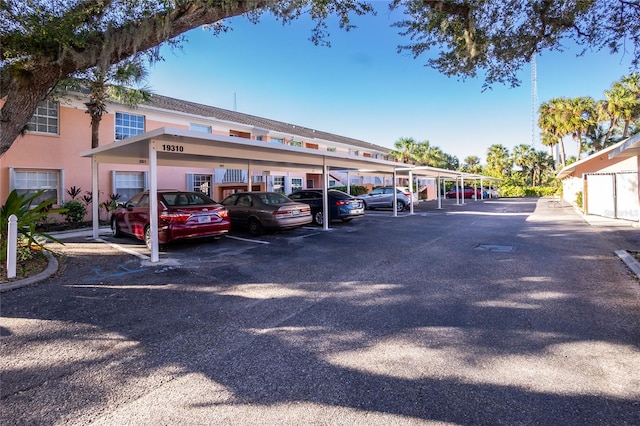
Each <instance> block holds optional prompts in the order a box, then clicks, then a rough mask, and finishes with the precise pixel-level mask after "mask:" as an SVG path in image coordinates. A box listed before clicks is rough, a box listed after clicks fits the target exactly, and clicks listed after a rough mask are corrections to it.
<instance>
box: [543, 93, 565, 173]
mask: <svg viewBox="0 0 640 426" xmlns="http://www.w3.org/2000/svg"><path fill="white" fill-rule="evenodd" d="M565 104H566V98H554V99H551V100H549V101H546V102H543V103H542V104H541V105H540V109H539V112H540V114H539V117H538V127H540V130H541V132H542V144H543V145H546V146H549V147H550V149H551V150H552V149H553V148H554V147H555V146H556V145H558V146H559V147H560V164H561V165H562V167H564V166H565V164H566V159H565V150H564V142H563V140H562V138H564V137H565V136H566V135H568V134H569V133H570V132H569V130H568V129H567V127H568V126H567V123H566V121H565V120H564V116H563V113H564V105H565Z"/></svg>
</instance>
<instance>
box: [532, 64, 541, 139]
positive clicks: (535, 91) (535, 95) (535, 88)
mask: <svg viewBox="0 0 640 426" xmlns="http://www.w3.org/2000/svg"><path fill="white" fill-rule="evenodd" d="M530 62H531V146H532V147H533V149H536V147H537V144H538V142H539V140H538V139H539V136H540V132H539V131H538V75H537V69H536V52H533V54H532V55H531V61H530Z"/></svg>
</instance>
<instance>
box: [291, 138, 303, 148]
mask: <svg viewBox="0 0 640 426" xmlns="http://www.w3.org/2000/svg"><path fill="white" fill-rule="evenodd" d="M289 145H291V146H300V147H301V146H302V142H301V141H294V140H292V141H291V142H290V143H289Z"/></svg>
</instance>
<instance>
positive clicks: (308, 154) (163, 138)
mask: <svg viewBox="0 0 640 426" xmlns="http://www.w3.org/2000/svg"><path fill="white" fill-rule="evenodd" d="M80 155H81V156H82V157H91V159H92V191H93V193H94V194H97V193H98V167H99V164H100V163H112V164H136V165H145V166H148V167H149V177H150V185H149V198H150V200H149V201H150V209H151V211H150V216H151V218H150V222H151V234H152V239H151V261H152V262H157V261H158V260H159V256H158V212H157V207H158V205H157V190H158V187H157V167H158V166H179V167H203V166H204V167H212V168H244V167H247V168H249V169H251V168H253V167H256V168H265V169H269V170H304V171H306V172H308V173H322V175H323V182H324V185H323V190H324V191H325V192H326V190H327V188H328V172H329V170H341V171H345V172H356V173H357V174H381V173H383V174H384V173H391V174H393V176H394V184H395V177H397V176H398V174H401V175H403V176H404V175H408V176H409V177H411V176H412V174H413V173H415V174H418V175H422V176H431V177H444V178H447V177H448V178H457V177H462V178H464V177H467V176H468V178H478V179H480V178H481V177H480V176H478V175H471V174H469V173H464V172H456V171H452V170H446V169H438V168H435V167H427V166H422V167H411V166H409V167H407V164H404V163H397V162H393V161H387V160H379V159H375V158H370V157H362V156H355V155H350V154H340V153H336V152H330V151H319V150H317V149H310V148H302V147H294V146H288V145H280V144H274V143H268V142H263V141H257V140H251V139H244V138H238V137H233V136H222V135H215V134H210V133H202V132H197V131H192V130H184V129H176V128H170V127H162V128H159V129H156V130H152V131H150V132H147V133H144V134H140V135H137V136H134V137H131V138H127V139H126V140H124V141H118V142H114V143H112V144H109V145H104V146H101V147H98V148H94V149H91V150H89V151H85V152H82V153H81V154H80ZM472 176H473V177H472ZM485 178H486V177H485ZM327 199H328V197H327V196H326V194H325V197H324V202H325V205H324V209H325V211H326V210H327V208H328V206H327ZM92 207H93V237H94V238H98V228H99V221H98V217H99V216H98V204H97V203H93V206H92ZM394 214H395V212H394ZM324 217H325V223H324V228H325V229H327V228H328V215H324Z"/></svg>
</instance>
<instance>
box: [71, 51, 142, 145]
mask: <svg viewBox="0 0 640 426" xmlns="http://www.w3.org/2000/svg"><path fill="white" fill-rule="evenodd" d="M147 74H148V73H147V69H146V67H145V66H144V63H143V61H142V59H141V57H139V56H137V57H133V58H129V59H127V60H125V61H123V62H120V63H118V64H115V65H106V66H97V67H94V68H91V69H89V70H87V71H84V72H82V73H79V74H76V75H75V76H74V78H73V79H70V80H65V81H63V82H62V83H61V85H62V86H63V87H64V88H66V89H79V90H81V91H88V92H89V101H88V102H86V103H85V105H86V107H87V111H86V112H87V114H89V115H90V116H91V148H97V147H98V146H99V134H100V133H99V130H100V121H101V120H102V116H103V115H104V114H105V113H106V112H107V101H109V100H113V101H116V102H120V103H123V104H125V105H127V106H129V107H131V108H135V107H137V106H138V105H139V104H141V103H143V102H148V101H149V100H150V99H151V90H150V89H149V88H148V87H147V86H143V85H142V84H144V82H146V79H147Z"/></svg>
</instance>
